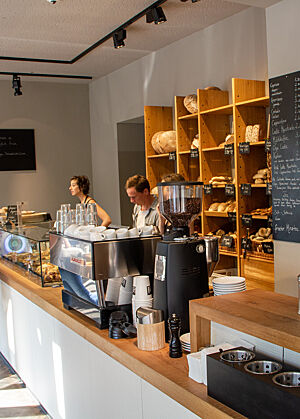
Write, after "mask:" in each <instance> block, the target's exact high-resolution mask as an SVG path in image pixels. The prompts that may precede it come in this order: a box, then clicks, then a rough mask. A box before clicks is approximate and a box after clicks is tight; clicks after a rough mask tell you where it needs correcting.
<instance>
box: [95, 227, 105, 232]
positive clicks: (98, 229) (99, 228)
mask: <svg viewBox="0 0 300 419" xmlns="http://www.w3.org/2000/svg"><path fill="white" fill-rule="evenodd" d="M95 230H96V231H97V233H103V232H104V231H105V230H106V227H104V226H98V227H95Z"/></svg>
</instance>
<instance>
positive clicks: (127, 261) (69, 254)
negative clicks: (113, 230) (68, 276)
mask: <svg viewBox="0 0 300 419" xmlns="http://www.w3.org/2000/svg"><path fill="white" fill-rule="evenodd" d="M159 240H160V236H149V237H137V238H128V239H119V240H118V239H114V240H107V241H101V242H89V241H87V240H82V239H77V238H71V237H65V236H62V235H60V234H56V233H54V232H50V258H51V262H52V263H53V264H54V265H57V266H59V267H60V268H63V269H66V270H67V271H69V272H72V273H75V274H78V275H80V276H82V277H84V278H90V279H93V280H105V279H108V278H116V277H124V276H129V275H130V276H134V275H141V274H145V275H146V274H152V273H153V269H154V257H155V250H156V245H157V242H158V241H159Z"/></svg>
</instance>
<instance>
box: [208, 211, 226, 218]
mask: <svg viewBox="0 0 300 419" xmlns="http://www.w3.org/2000/svg"><path fill="white" fill-rule="evenodd" d="M204 215H206V217H223V218H224V217H226V218H228V213H227V212H221V211H204Z"/></svg>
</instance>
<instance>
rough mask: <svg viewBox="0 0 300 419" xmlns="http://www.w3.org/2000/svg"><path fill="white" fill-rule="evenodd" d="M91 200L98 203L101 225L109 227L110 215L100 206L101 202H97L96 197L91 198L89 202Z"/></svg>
mask: <svg viewBox="0 0 300 419" xmlns="http://www.w3.org/2000/svg"><path fill="white" fill-rule="evenodd" d="M90 202H91V203H95V204H96V207H97V215H98V217H99V218H101V220H102V223H101V225H102V226H104V227H108V226H109V224H110V223H111V218H110V216H109V215H108V214H107V212H106V211H105V210H104V209H103V208H102V207H100V205H99V204H97V202H96V201H95V200H94V199H90V200H89V203H90Z"/></svg>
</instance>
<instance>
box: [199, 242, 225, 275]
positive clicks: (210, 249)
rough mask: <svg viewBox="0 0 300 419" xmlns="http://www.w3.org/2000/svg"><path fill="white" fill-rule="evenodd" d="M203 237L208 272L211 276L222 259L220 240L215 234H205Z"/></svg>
mask: <svg viewBox="0 0 300 419" xmlns="http://www.w3.org/2000/svg"><path fill="white" fill-rule="evenodd" d="M201 238H203V240H204V241H205V248H206V262H207V273H208V276H209V277H210V276H211V275H212V273H213V271H214V269H215V267H216V265H217V263H218V262H219V260H220V255H219V240H218V237H215V236H203V237H201Z"/></svg>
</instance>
